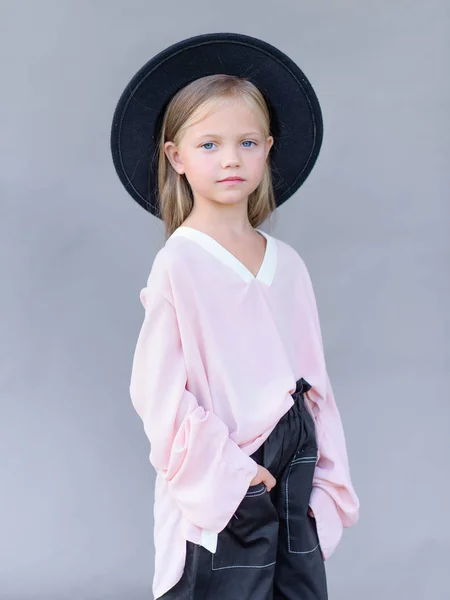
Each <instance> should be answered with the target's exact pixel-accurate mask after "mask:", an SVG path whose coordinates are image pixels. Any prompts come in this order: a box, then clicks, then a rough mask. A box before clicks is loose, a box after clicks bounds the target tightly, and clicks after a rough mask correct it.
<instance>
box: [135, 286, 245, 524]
mask: <svg viewBox="0 0 450 600" xmlns="http://www.w3.org/2000/svg"><path fill="white" fill-rule="evenodd" d="M141 301H142V304H143V305H144V307H145V317H144V322H143V324H142V327H141V330H140V333H139V336H138V340H137V344H136V349H135V352H134V358H133V365H132V372H131V381H130V396H131V400H132V404H133V406H134V408H135V410H136V412H137V413H138V415H139V416H140V418H141V419H142V422H143V427H144V431H145V434H146V435H147V437H148V439H149V441H150V455H149V459H150V462H151V464H152V465H153V466H154V467H155V469H156V470H157V471H158V472H159V473H160V475H162V477H163V478H164V479H165V480H166V481H167V482H168V487H169V490H170V493H171V495H172V496H173V498H174V499H175V502H176V503H177V505H178V506H179V508H180V511H181V513H182V514H183V516H184V517H185V518H186V519H187V520H188V521H190V522H191V523H193V524H194V525H196V526H198V527H200V528H202V529H205V530H209V531H212V532H215V533H219V532H220V531H222V530H223V529H224V527H225V526H226V524H227V523H228V522H229V520H230V519H231V518H232V516H233V514H234V512H235V511H236V508H237V507H238V505H239V504H240V502H241V500H242V498H243V497H244V496H245V494H246V492H247V490H248V487H249V485H250V482H251V480H252V479H253V477H254V476H255V475H256V472H257V464H256V462H255V461H254V460H253V459H252V458H250V457H249V456H248V455H247V454H245V452H243V451H242V450H241V449H240V448H239V446H238V445H237V444H236V443H235V442H233V441H232V440H231V439H230V437H229V431H228V428H227V426H226V425H225V423H224V422H223V421H221V420H220V419H219V418H218V417H217V416H216V415H215V414H214V413H213V412H211V411H207V410H205V409H204V408H203V407H202V406H200V405H199V403H198V401H197V399H196V398H195V397H194V395H193V394H192V393H191V392H190V391H188V390H187V389H186V383H187V376H186V369H185V361H184V355H183V348H182V344H181V339H180V333H179V328H178V321H177V315H176V311H175V308H174V306H173V305H172V303H171V302H169V301H168V300H167V299H166V297H165V296H163V295H162V294H161V293H159V292H155V291H153V290H152V289H151V288H149V287H146V288H144V289H143V290H142V291H141Z"/></svg>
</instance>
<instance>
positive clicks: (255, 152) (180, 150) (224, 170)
mask: <svg viewBox="0 0 450 600" xmlns="http://www.w3.org/2000/svg"><path fill="white" fill-rule="evenodd" d="M199 110H200V109H199ZM272 144H273V138H272V136H269V137H267V138H265V137H264V135H263V131H262V128H261V125H260V123H259V120H258V118H257V117H256V116H255V114H254V113H253V111H252V110H251V109H250V108H249V107H248V105H247V104H246V103H245V102H244V101H243V100H240V99H229V100H226V101H225V102H224V103H223V104H221V105H220V106H219V107H216V108H214V109H213V110H212V111H211V112H209V114H207V115H206V116H204V117H203V118H201V119H200V120H199V121H197V122H196V123H194V124H193V125H190V126H189V127H187V128H186V130H185V132H184V134H183V137H182V139H181V142H180V143H179V145H178V146H176V145H175V144H174V143H173V142H166V143H165V145H164V147H165V152H166V155H167V157H168V159H169V160H170V162H171V164H172V166H173V168H174V169H175V170H176V171H177V172H178V173H180V174H185V175H186V178H187V180H188V182H189V184H190V186H191V188H192V192H193V194H194V200H197V201H200V202H202V201H204V200H209V201H213V202H217V203H220V204H234V203H239V202H243V201H245V202H246V201H247V198H248V196H249V194H251V193H252V192H253V191H254V190H255V189H256V188H257V187H258V185H259V184H260V182H261V179H262V176H263V172H264V166H265V162H266V158H267V155H268V153H269V150H270V148H271V146H272ZM228 177H236V178H240V179H239V180H235V181H228V182H227V181H223V180H224V179H226V178H228Z"/></svg>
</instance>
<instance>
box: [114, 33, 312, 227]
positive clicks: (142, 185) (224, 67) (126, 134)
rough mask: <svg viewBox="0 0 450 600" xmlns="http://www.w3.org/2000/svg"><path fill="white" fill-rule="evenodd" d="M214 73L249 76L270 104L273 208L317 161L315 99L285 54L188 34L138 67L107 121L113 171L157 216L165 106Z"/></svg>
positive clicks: (231, 37) (245, 39)
mask: <svg viewBox="0 0 450 600" xmlns="http://www.w3.org/2000/svg"><path fill="white" fill-rule="evenodd" d="M218 73H224V74H228V75H236V76H238V77H242V78H245V79H248V80H249V81H251V82H252V83H253V84H254V85H255V86H256V87H257V88H258V89H259V90H260V91H261V93H262V94H263V96H264V98H265V100H266V102H267V105H268V107H269V112H270V117H271V122H270V129H271V134H272V135H273V137H274V144H273V146H272V148H271V150H270V153H269V161H270V166H271V172H272V181H273V189H274V195H275V201H276V204H277V206H280V205H281V204H283V202H285V201H286V200H287V199H288V198H289V197H290V196H292V194H294V192H296V191H297V190H298V188H299V187H300V186H301V185H302V184H303V182H304V181H305V179H306V178H307V177H308V175H309V173H310V172H311V170H312V168H313V166H314V164H315V162H316V160H317V157H318V154H319V150H320V146H321V144H322V136H323V122H322V113H321V110H320V105H319V101H318V99H317V96H316V94H315V92H314V90H313V88H312V86H311V84H310V82H309V81H308V79H307V78H306V76H305V74H304V73H303V71H301V70H300V68H299V67H298V66H297V65H296V64H295V63H294V62H293V61H292V60H291V59H290V58H289V57H288V56H286V54H284V53H283V52H281V51H280V50H278V48H275V47H274V46H272V45H270V44H268V43H267V42H264V41H262V40H259V39H257V38H253V37H250V36H247V35H242V34H238V33H208V34H205V35H198V36H194V37H190V38H188V39H185V40H182V41H180V42H178V43H176V44H173V45H171V46H169V47H168V48H166V49H165V50H163V51H162V52H160V53H159V54H157V55H156V56H154V57H153V58H152V59H151V60H149V61H148V62H147V63H146V64H145V65H144V66H143V67H142V68H141V69H139V71H138V72H137V73H136V74H135V75H134V76H133V77H132V79H131V81H130V82H129V83H128V84H127V85H126V87H125V89H124V91H123V93H122V94H121V96H120V99H119V101H118V103H117V106H116V109H115V112H114V116H113V121H112V128H111V152H112V157H113V162H114V166H115V168H116V171H117V174H118V176H119V178H120V180H121V182H122V183H123V185H124V186H125V189H126V190H127V192H128V193H129V194H130V195H131V196H132V197H133V198H134V200H136V202H138V203H139V204H140V205H141V206H142V207H143V208H145V209H146V210H147V211H149V212H151V213H152V214H154V215H156V216H158V217H159V216H160V215H159V214H158V188H157V180H158V177H157V168H158V167H157V165H158V161H157V160H155V156H156V151H157V149H158V142H159V133H160V128H161V124H162V119H163V116H164V112H165V109H166V107H167V105H168V103H169V101H170V100H171V98H172V97H173V96H174V95H175V94H176V93H177V92H178V91H179V90H180V89H181V88H183V87H184V86H186V85H187V84H188V83H190V82H191V81H194V80H195V79H199V78H200V77H204V76H206V75H213V74H218Z"/></svg>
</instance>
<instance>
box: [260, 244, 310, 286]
mask: <svg viewBox="0 0 450 600" xmlns="http://www.w3.org/2000/svg"><path fill="white" fill-rule="evenodd" d="M268 235H270V237H271V238H272V239H273V240H274V242H275V244H276V246H277V254H278V259H279V260H280V262H283V263H284V264H286V265H288V266H289V267H291V268H292V270H293V272H295V273H298V274H300V275H303V276H307V277H308V278H309V273H308V268H307V266H306V263H305V261H304V259H303V257H302V255H301V254H300V253H299V252H298V250H296V249H295V248H294V247H293V246H291V245H290V244H288V243H287V242H285V241H284V240H280V239H279V238H277V237H275V236H273V235H272V234H268Z"/></svg>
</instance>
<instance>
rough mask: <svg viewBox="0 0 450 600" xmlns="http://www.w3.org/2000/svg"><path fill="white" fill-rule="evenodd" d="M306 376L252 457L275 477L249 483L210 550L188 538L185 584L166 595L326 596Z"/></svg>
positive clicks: (210, 599)
mask: <svg viewBox="0 0 450 600" xmlns="http://www.w3.org/2000/svg"><path fill="white" fill-rule="evenodd" d="M308 389H310V385H309V383H308V382H307V381H306V380H305V379H303V378H301V379H299V380H298V381H297V387H296V391H295V392H294V393H293V394H292V395H293V398H294V400H295V404H294V405H293V406H292V408H291V409H290V410H289V411H288V412H287V413H286V414H285V415H284V416H283V417H282V418H281V419H280V421H279V422H278V424H277V426H276V427H275V429H274V430H273V431H272V433H271V434H270V435H269V437H268V438H267V440H266V441H265V442H264V444H263V445H262V446H261V447H260V448H258V450H257V451H256V452H255V453H254V454H253V455H252V458H254V460H256V462H258V463H259V464H261V465H263V466H264V467H266V468H267V469H268V470H269V471H270V472H271V473H272V475H273V476H274V477H275V479H276V480H277V483H276V485H275V486H274V488H272V490H271V491H270V492H267V490H266V488H265V486H264V484H259V485H256V486H250V487H249V489H248V492H247V494H246V496H245V497H244V499H243V500H242V502H241V504H240V505H239V507H238V509H237V510H236V513H235V515H234V516H233V518H232V519H231V520H230V522H229V523H228V525H227V526H226V528H225V529H224V530H223V531H221V532H220V533H219V536H218V543H217V551H216V553H215V554H211V553H210V552H209V551H208V550H206V549H205V548H203V547H202V546H199V545H197V544H192V543H191V542H187V556H186V565H185V570H184V573H183V576H182V578H181V579H180V581H179V582H178V583H177V584H176V585H175V586H174V587H173V588H172V589H171V590H169V591H168V592H167V593H166V594H164V595H163V596H161V599H164V600H327V598H328V592H327V581H326V572H325V564H324V560H323V558H322V552H321V548H320V544H319V539H318V535H317V527H316V522H315V519H314V517H312V516H310V515H309V514H308V504H309V499H310V495H311V490H312V479H313V474H314V468H315V464H316V460H317V442H316V436H315V426H314V419H313V417H312V416H311V414H310V413H309V411H308V410H307V408H306V406H305V403H304V396H303V394H304V393H305V392H306V391H308Z"/></svg>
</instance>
